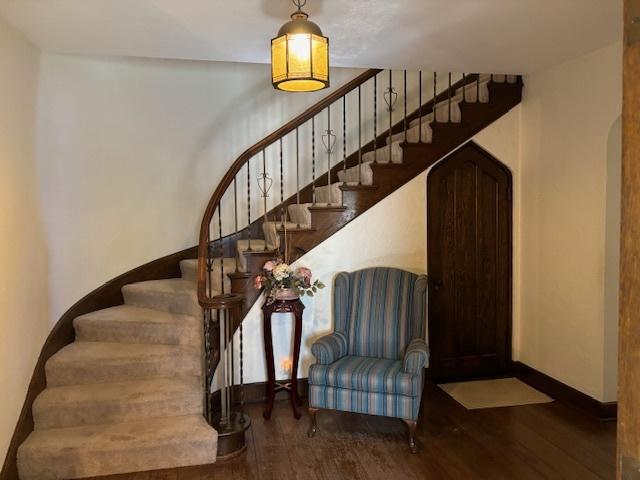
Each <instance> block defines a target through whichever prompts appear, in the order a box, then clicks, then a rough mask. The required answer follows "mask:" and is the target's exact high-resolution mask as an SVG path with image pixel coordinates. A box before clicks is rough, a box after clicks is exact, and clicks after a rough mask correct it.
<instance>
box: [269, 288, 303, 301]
mask: <svg viewBox="0 0 640 480" xmlns="http://www.w3.org/2000/svg"><path fill="white" fill-rule="evenodd" d="M274 297H275V299H276V300H297V299H298V298H300V295H299V294H298V292H297V291H296V290H295V289H293V288H277V289H276V292H275V295H274Z"/></svg>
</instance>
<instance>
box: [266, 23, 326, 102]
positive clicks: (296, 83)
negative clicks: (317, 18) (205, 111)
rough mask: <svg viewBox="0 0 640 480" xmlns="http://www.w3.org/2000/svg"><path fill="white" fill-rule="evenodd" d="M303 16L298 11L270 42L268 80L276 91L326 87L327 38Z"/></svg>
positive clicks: (300, 90)
mask: <svg viewBox="0 0 640 480" xmlns="http://www.w3.org/2000/svg"><path fill="white" fill-rule="evenodd" d="M307 17H308V15H307V14H306V13H304V12H303V11H301V10H298V11H297V12H295V13H294V14H293V15H291V21H289V22H287V23H285V24H284V25H283V26H282V28H281V29H280V31H279V32H278V36H277V37H276V38H274V39H273V40H271V77H272V82H273V86H274V88H277V89H278V90H284V91H287V92H313V91H316V90H321V89H323V88H327V87H328V86H329V39H328V38H327V37H324V36H322V31H321V30H320V27H318V25H316V24H315V23H313V22H310V21H309V20H307Z"/></svg>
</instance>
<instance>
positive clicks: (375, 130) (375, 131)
mask: <svg viewBox="0 0 640 480" xmlns="http://www.w3.org/2000/svg"><path fill="white" fill-rule="evenodd" d="M377 140H378V75H377V74H376V75H374V76H373V163H378V151H377V148H378V147H377V145H376V144H377Z"/></svg>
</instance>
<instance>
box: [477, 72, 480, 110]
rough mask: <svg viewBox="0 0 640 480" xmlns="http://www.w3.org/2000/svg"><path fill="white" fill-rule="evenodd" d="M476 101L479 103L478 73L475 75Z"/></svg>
mask: <svg viewBox="0 0 640 480" xmlns="http://www.w3.org/2000/svg"><path fill="white" fill-rule="evenodd" d="M476 102H477V103H480V74H479V73H478V76H477V77H476Z"/></svg>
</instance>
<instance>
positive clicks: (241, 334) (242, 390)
mask: <svg viewBox="0 0 640 480" xmlns="http://www.w3.org/2000/svg"><path fill="white" fill-rule="evenodd" d="M240 413H241V416H240V423H244V422H245V419H244V334H243V331H242V320H241V321H240Z"/></svg>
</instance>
